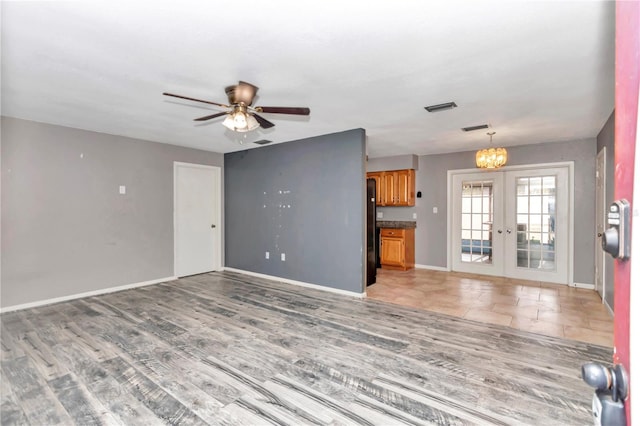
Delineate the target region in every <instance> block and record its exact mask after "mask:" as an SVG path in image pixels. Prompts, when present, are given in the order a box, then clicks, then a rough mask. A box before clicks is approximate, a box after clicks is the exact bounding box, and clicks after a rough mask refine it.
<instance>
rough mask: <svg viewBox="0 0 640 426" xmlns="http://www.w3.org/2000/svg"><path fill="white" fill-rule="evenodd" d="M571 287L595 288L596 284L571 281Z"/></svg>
mask: <svg viewBox="0 0 640 426" xmlns="http://www.w3.org/2000/svg"><path fill="white" fill-rule="evenodd" d="M571 287H575V288H583V289H585V290H595V289H596V285H595V284H584V283H573V285H572V286H571Z"/></svg>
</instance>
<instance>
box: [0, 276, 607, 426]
mask: <svg viewBox="0 0 640 426" xmlns="http://www.w3.org/2000/svg"><path fill="white" fill-rule="evenodd" d="M0 326H1V331H2V335H1V336H0V344H1V360H2V365H1V367H2V368H1V369H0V373H1V377H0V382H1V385H0V394H1V401H0V403H1V405H0V410H1V412H0V424H2V425H22V424H35V425H40V424H65V425H66V424H78V425H88V424H145V425H147V424H149V425H154V424H181V425H204V424H210V425H236V424H246V425H256V424H269V425H273V424H282V425H302V424H305V425H306V424H308V425H343V424H344V425H394V424H398V425H426V424H435V425H467V424H492V425H496V424H497V425H500V424H508V425H514V424H532V425H537V424H544V425H554V424H562V425H574V424H575V425H581V424H588V423H590V422H591V417H590V403H591V396H592V390H591V389H590V388H589V387H588V386H587V385H586V384H584V383H582V381H581V380H580V366H581V365H582V364H583V363H585V362H589V361H598V362H604V363H607V362H609V360H610V359H611V349H610V348H607V347H602V346H598V345H593V344H589V343H585V342H578V341H571V340H566V339H560V338H554V337H549V336H542V335H539V334H532V333H528V332H525V331H521V330H516V329H513V328H508V327H502V326H498V325H488V324H483V323H478V322H474V321H470V320H467V319H462V318H455V317H451V316H447V315H442V314H436V313H430V312H426V311H420V310H417V309H414V308H410V307H402V306H398V305H392V304H389V303H385V302H380V301H376V300H368V299H364V300H363V299H358V298H353V297H349V296H342V295H338V294H334V293H328V292H322V291H317V290H312V289H306V288H301V287H296V286H291V285H288V284H284V283H278V282H274V281H267V280H264V279H260V278H256V277H249V276H245V275H242V274H237V273H229V272H225V273H210V274H202V275H197V276H192V277H187V278H183V279H179V280H176V281H172V282H168V283H162V284H157V285H153V286H147V287H142V288H139V289H134V290H127V291H122V292H118V293H111V294H105V295H102V296H95V297H89V298H85V299H80V300H74V301H70V302H64V303H59V304H55V305H49V306H42V307H38V308H34V309H27V310H23V311H19V312H12V313H6V314H3V315H2V316H1V317H0Z"/></svg>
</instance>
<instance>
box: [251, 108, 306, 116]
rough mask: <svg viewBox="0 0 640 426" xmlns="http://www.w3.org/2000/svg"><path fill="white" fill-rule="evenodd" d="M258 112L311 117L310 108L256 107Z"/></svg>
mask: <svg viewBox="0 0 640 426" xmlns="http://www.w3.org/2000/svg"><path fill="white" fill-rule="evenodd" d="M256 111H259V112H266V113H269V114H293V115H309V114H310V113H311V110H310V109H309V108H298V107H256Z"/></svg>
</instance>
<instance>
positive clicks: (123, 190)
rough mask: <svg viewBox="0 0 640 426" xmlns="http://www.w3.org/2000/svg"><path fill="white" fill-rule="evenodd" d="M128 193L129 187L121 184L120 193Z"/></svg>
mask: <svg viewBox="0 0 640 426" xmlns="http://www.w3.org/2000/svg"><path fill="white" fill-rule="evenodd" d="M126 193H127V187H126V186H124V185H120V194H123V195H124V194H126Z"/></svg>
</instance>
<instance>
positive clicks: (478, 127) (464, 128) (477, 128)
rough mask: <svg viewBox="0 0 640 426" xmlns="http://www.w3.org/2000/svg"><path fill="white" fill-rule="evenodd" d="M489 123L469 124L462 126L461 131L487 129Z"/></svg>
mask: <svg viewBox="0 0 640 426" xmlns="http://www.w3.org/2000/svg"><path fill="white" fill-rule="evenodd" d="M488 128H489V125H488V124H480V125H477V126H470V127H463V128H462V131H463V132H473V131H474V130H482V129H488Z"/></svg>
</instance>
